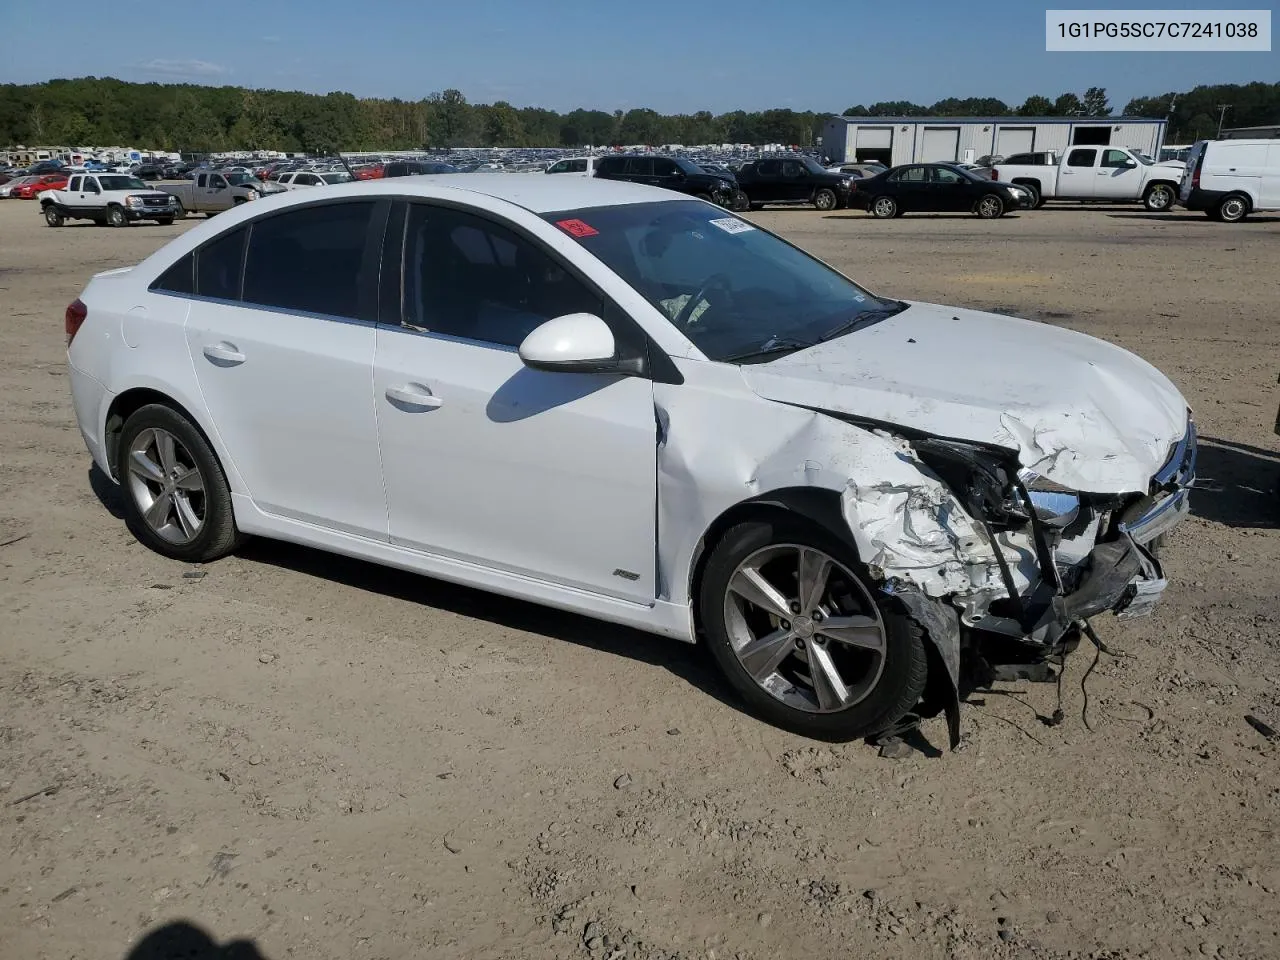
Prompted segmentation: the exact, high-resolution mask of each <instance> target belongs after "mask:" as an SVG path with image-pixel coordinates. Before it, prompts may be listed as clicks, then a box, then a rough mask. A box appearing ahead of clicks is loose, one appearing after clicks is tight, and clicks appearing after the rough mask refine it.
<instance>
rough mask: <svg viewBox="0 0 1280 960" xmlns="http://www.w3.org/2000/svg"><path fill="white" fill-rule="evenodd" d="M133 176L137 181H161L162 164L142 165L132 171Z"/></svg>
mask: <svg viewBox="0 0 1280 960" xmlns="http://www.w3.org/2000/svg"><path fill="white" fill-rule="evenodd" d="M133 175H134V176H135V177H137V178H138V179H139V180H163V179H164V164H162V163H144V164H140V165H139V166H138V169H136V170H134V171H133Z"/></svg>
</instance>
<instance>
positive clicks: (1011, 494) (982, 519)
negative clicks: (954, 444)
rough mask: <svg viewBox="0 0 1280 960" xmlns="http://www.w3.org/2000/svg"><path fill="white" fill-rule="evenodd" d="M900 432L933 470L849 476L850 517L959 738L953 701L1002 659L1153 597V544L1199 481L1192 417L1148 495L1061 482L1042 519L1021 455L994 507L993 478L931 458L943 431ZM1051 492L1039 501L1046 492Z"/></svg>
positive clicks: (1039, 655)
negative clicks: (1070, 487) (930, 649)
mask: <svg viewBox="0 0 1280 960" xmlns="http://www.w3.org/2000/svg"><path fill="white" fill-rule="evenodd" d="M881 435H882V436H885V434H883V433H882V434H881ZM901 443H902V449H903V450H904V452H906V451H907V449H908V446H907V445H908V443H909V444H910V450H911V453H913V454H915V455H917V456H919V457H920V460H921V461H923V463H924V466H925V468H926V469H925V471H924V472H926V473H927V474H931V476H930V477H929V481H930V482H927V483H925V484H919V483H917V484H915V485H910V484H907V483H905V481H903V480H901V479H896V478H895V480H893V481H890V482H888V483H881V484H878V485H877V487H876V488H874V489H871V490H868V489H866V488H859V487H857V486H856V485H852V486H851V488H850V490H849V491H848V492H847V494H846V497H845V504H846V511H845V512H846V519H848V520H849V521H850V528H851V530H852V531H853V534H854V540H855V542H856V543H857V546H858V548H859V552H860V554H861V555H862V556H863V557H867V558H870V559H869V562H868V566H869V567H870V568H871V570H872V573H873V574H874V575H876V576H878V577H880V578H882V580H883V587H882V589H883V590H884V591H885V592H886V593H889V594H891V595H893V596H895V597H897V598H898V599H899V601H900V602H901V603H902V604H903V605H904V606H905V607H906V609H907V610H908V612H909V613H910V615H911V616H912V617H913V618H914V619H915V620H916V621H917V622H918V623H920V625H921V626H922V627H923V628H924V629H925V631H926V633H927V635H928V637H929V638H930V640H931V642H932V643H933V645H934V648H935V650H936V652H937V654H938V660H939V661H940V662H941V664H942V665H943V666H944V667H945V669H946V673H947V677H948V680H949V684H948V688H949V689H948V691H947V697H946V701H945V702H943V703H940V704H934V705H933V707H934V709H935V712H936V709H938V708H940V709H942V710H943V711H945V713H946V715H947V719H948V728H949V732H950V739H951V744H952V746H953V747H954V746H955V745H956V744H957V743H958V742H959V704H960V702H961V701H962V700H963V699H964V697H965V696H967V694H968V693H969V692H970V691H972V690H973V689H978V688H981V687H984V686H988V685H989V684H990V683H991V682H992V680H993V679H996V678H998V677H999V676H1000V675H1001V668H1005V667H1008V666H1009V665H1010V664H1015V665H1017V666H1019V667H1022V666H1024V665H1029V664H1045V663H1047V662H1048V661H1050V660H1051V659H1055V658H1058V657H1060V656H1062V655H1064V654H1065V653H1067V652H1069V651H1070V650H1071V649H1074V647H1075V645H1076V643H1078V641H1079V637H1080V633H1081V628H1082V627H1083V626H1085V625H1086V624H1087V622H1088V621H1089V619H1090V618H1092V617H1096V616H1098V615H1100V614H1104V613H1108V612H1110V613H1113V614H1115V615H1116V616H1117V617H1118V618H1120V619H1133V618H1137V617H1142V616H1146V615H1149V614H1150V613H1151V612H1152V610H1153V609H1154V608H1155V606H1156V604H1157V603H1158V601H1159V599H1160V597H1161V595H1162V594H1163V592H1164V589H1165V586H1166V584H1167V581H1166V578H1165V575H1164V570H1163V568H1162V566H1161V564H1160V561H1159V558H1158V551H1159V547H1160V544H1161V542H1162V541H1163V538H1164V537H1165V536H1166V535H1167V534H1168V533H1169V532H1170V531H1171V530H1172V529H1173V528H1174V527H1175V526H1177V524H1178V523H1179V522H1181V521H1182V519H1183V518H1184V517H1185V516H1186V515H1187V511H1188V499H1189V491H1190V488H1191V487H1192V485H1193V484H1194V481H1195V468H1196V430H1195V423H1194V421H1193V420H1192V419H1191V418H1190V416H1189V415H1188V419H1187V427H1186V432H1185V434H1184V436H1183V437H1182V439H1181V440H1179V441H1178V442H1177V443H1176V444H1175V445H1174V447H1173V449H1172V450H1171V452H1170V454H1169V456H1168V459H1167V461H1166V462H1165V464H1164V466H1163V467H1162V468H1161V469H1160V470H1159V471H1158V472H1157V473H1156V475H1155V476H1153V477H1152V478H1151V481H1150V485H1149V488H1148V490H1147V492H1146V493H1132V494H1128V495H1115V494H1107V495H1099V496H1095V495H1089V494H1087V493H1080V494H1075V493H1071V494H1057V495H1056V496H1059V497H1064V496H1065V497H1067V498H1068V499H1070V500H1071V501H1072V502H1073V504H1074V505H1073V508H1072V511H1071V512H1070V513H1069V514H1054V513H1053V511H1050V515H1049V516H1048V517H1047V518H1046V517H1045V516H1041V515H1040V514H1041V511H1040V510H1039V508H1038V507H1037V504H1036V499H1035V498H1036V496H1037V495H1036V494H1035V493H1033V492H1030V491H1028V489H1027V485H1026V483H1025V482H1024V481H1023V480H1022V479H1020V477H1021V474H1020V473H1019V471H1018V466H1017V461H1016V458H1014V457H1009V459H1007V461H1006V468H1007V469H1006V472H1005V473H1003V474H1001V475H1000V476H1001V477H1002V478H1003V479H1004V480H1005V481H1007V488H1006V489H1005V490H1004V491H1003V492H1002V495H1003V497H1004V498H1005V499H1004V500H1003V502H1002V503H1001V504H999V505H994V504H993V503H992V502H991V498H992V496H994V495H995V493H997V492H1000V491H996V490H995V485H987V486H986V489H981V490H978V489H974V487H975V486H979V487H980V486H983V485H984V484H985V480H988V479H991V478H985V479H984V481H983V483H980V484H974V483H972V482H970V481H968V480H966V479H965V478H964V472H963V471H956V470H951V469H949V466H948V464H946V463H940V461H938V460H937V459H936V458H932V457H930V455H929V453H928V452H927V451H928V450H929V448H930V444H931V443H934V444H937V443H942V444H943V445H944V446H945V445H947V443H948V442H946V441H941V442H939V441H933V440H930V439H929V438H923V437H919V438H914V439H912V440H910V441H907V440H905V439H904V440H902V441H901ZM951 453H954V450H952V451H951ZM977 462H979V460H978V459H975V463H977ZM919 465H920V464H919V463H916V464H915V466H916V467H917V468H918V467H919ZM935 467H936V469H931V468H935ZM983 469H984V470H987V469H990V468H989V466H988V467H984V468H983ZM1024 472H1025V471H1024ZM935 479H936V481H937V485H936V486H934V485H933V483H932V481H933V480H935ZM1053 496H1055V495H1052V494H1051V495H1049V497H1048V499H1047V500H1043V499H1042V501H1041V502H1048V503H1050V504H1052V502H1053V501H1052V497H1053ZM869 505H870V506H871V507H872V509H871V510H868V506H869ZM957 506H961V507H963V512H961V511H960V510H957V509H956V507H957ZM876 507H879V509H876ZM993 515H994V516H993ZM1048 675H1049V676H1052V674H1048Z"/></svg>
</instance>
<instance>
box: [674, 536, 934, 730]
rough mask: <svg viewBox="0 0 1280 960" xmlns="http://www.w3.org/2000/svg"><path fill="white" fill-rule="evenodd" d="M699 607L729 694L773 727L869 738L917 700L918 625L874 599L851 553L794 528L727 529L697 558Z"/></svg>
mask: <svg viewBox="0 0 1280 960" xmlns="http://www.w3.org/2000/svg"><path fill="white" fill-rule="evenodd" d="M699 609H700V613H701V623H702V628H703V631H704V633H705V636H706V639H707V642H708V644H709V646H710V649H711V653H712V654H713V656H714V657H715V659H716V662H717V663H718V664H719V666H720V669H721V670H722V671H723V672H724V675H725V677H726V678H727V679H728V681H729V683H730V685H731V686H733V688H734V689H735V690H736V691H737V692H738V694H739V695H741V696H742V698H743V699H744V700H745V701H746V702H747V704H748V705H749V707H750V708H751V709H752V711H753V712H754V713H756V714H757V715H758V716H760V717H761V718H763V719H765V720H767V721H769V722H770V723H773V724H776V725H777V726H779V727H783V728H785V729H788V730H792V731H795V732H796V733H800V734H803V735H805V736H810V737H817V738H820V739H826V740H851V739H854V738H857V737H866V736H871V735H873V734H876V733H879V732H882V731H884V730H886V729H888V728H889V727H891V726H893V725H894V724H895V723H897V722H898V721H899V720H900V719H902V717H903V716H904V715H905V714H907V713H908V712H910V711H911V709H912V708H913V707H915V706H916V704H917V702H918V701H919V699H920V696H921V694H922V693H923V692H924V688H925V680H926V674H927V671H926V658H925V651H924V641H923V635H922V633H921V630H920V627H919V626H918V625H917V624H916V623H915V622H914V621H913V620H911V619H910V618H909V617H908V616H907V615H906V614H905V613H904V612H902V611H901V610H900V609H898V608H897V607H896V605H895V603H894V601H893V600H892V599H891V598H890V597H888V596H885V595H884V594H882V593H880V592H879V591H878V590H876V589H875V587H874V585H873V584H872V582H871V580H870V577H869V575H868V574H867V572H866V569H865V567H863V565H862V564H861V563H860V562H859V561H858V559H857V557H856V556H855V555H854V552H853V550H852V549H850V548H849V547H848V546H846V545H845V544H844V543H842V542H841V541H840V540H838V539H836V538H835V537H833V536H832V535H830V534H828V533H826V532H825V531H823V530H821V529H820V528H818V527H816V526H813V525H811V524H809V523H807V522H805V521H803V520H801V519H799V518H796V517H793V516H789V515H784V514H779V516H778V517H777V518H776V519H771V520H767V521H754V522H749V523H743V524H740V525H739V526H736V527H734V528H732V529H731V530H729V531H728V532H727V533H726V534H725V535H724V537H723V538H722V539H721V540H720V542H719V543H718V544H717V545H716V546H715V547H714V549H713V550H712V552H711V555H710V556H709V557H708V559H707V565H706V568H705V570H704V572H703V576H702V581H701V589H700V596H699Z"/></svg>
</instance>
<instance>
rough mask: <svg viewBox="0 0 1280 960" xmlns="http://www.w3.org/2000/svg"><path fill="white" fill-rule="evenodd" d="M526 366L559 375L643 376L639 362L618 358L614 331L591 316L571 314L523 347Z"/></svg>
mask: <svg viewBox="0 0 1280 960" xmlns="http://www.w3.org/2000/svg"><path fill="white" fill-rule="evenodd" d="M520 359H521V361H523V363H524V365H525V366H526V367H532V368H533V369H534V370H547V371H554V372H558V373H639V372H640V371H639V364H638V362H637V361H627V360H622V359H620V358H619V357H618V343H617V341H616V340H615V339H614V337H613V331H612V330H610V329H609V325H608V324H606V323H605V322H604V321H603V320H601V319H600V318H599V317H597V316H595V315H594V314H590V313H567V314H565V315H564V316H562V317H555V318H553V319H551V320H548V321H547V322H546V323H543V324H542V325H541V326H539V327H537V328H536V329H534V330H533V331H532V332H531V333H530V334H529V335H528V336H527V337H525V338H524V342H523V343H521V344H520Z"/></svg>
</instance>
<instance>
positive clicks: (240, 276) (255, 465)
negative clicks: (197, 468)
mask: <svg viewBox="0 0 1280 960" xmlns="http://www.w3.org/2000/svg"><path fill="white" fill-rule="evenodd" d="M389 208H390V201H387V200H382V201H377V200H372V199H367V200H366V199H357V200H341V201H333V202H329V203H315V204H308V205H306V206H300V207H299V206H294V207H288V208H285V209H284V210H282V211H280V212H277V213H274V214H272V215H269V216H265V217H260V218H258V219H256V220H254V221H251V222H250V223H248V224H245V225H243V226H241V227H238V228H236V229H234V230H232V231H229V232H227V233H224V234H222V235H221V236H220V237H218V238H216V239H214V240H212V241H210V242H209V243H207V244H205V245H204V246H203V247H201V248H199V250H198V251H197V253H196V263H195V278H196V279H195V291H196V295H195V298H194V299H193V300H192V303H191V309H190V311H189V313H188V316H187V329H186V335H187V345H188V348H189V350H190V353H191V362H192V364H193V365H194V367H195V371H196V376H197V379H198V380H199V383H200V390H201V393H202V395H203V397H204V401H205V405H206V406H207V408H208V410H209V412H210V414H211V416H212V422H213V426H214V429H215V430H216V431H217V432H218V434H219V435H220V436H221V438H222V441H223V445H224V447H225V449H226V450H227V451H228V453H229V455H230V457H231V459H232V461H233V462H234V463H235V466H236V469H237V471H238V472H239V473H240V476H241V477H243V479H244V482H245V484H246V485H247V487H248V492H249V495H250V496H251V497H252V499H253V501H254V503H255V504H256V505H257V506H258V507H259V508H260V509H261V510H263V511H265V512H266V513H270V514H274V515H278V516H282V517H288V518H292V519H295V520H302V521H305V522H307V523H312V524H315V525H317V526H322V527H327V528H330V529H334V530H339V531H343V532H346V533H353V534H357V535H360V536H365V537H374V538H377V539H384V540H385V539H386V501H385V497H384V495H383V492H382V471H381V465H380V463H379V460H378V440H377V426H376V424H375V422H374V409H373V396H372V391H371V381H372V377H373V349H374V326H375V324H374V321H375V319H376V312H377V273H378V256H379V255H380V250H381V240H382V230H383V228H384V227H385V223H386V214H387V211H388V210H389Z"/></svg>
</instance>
